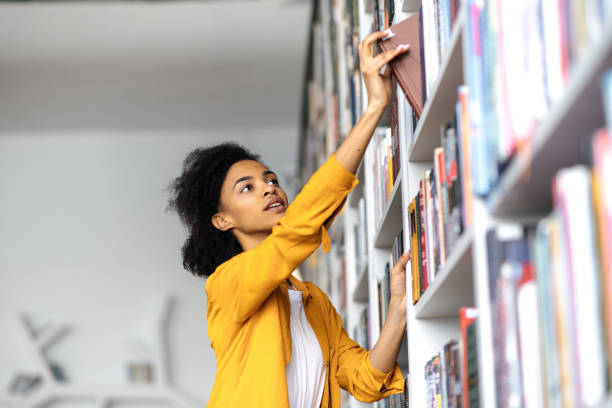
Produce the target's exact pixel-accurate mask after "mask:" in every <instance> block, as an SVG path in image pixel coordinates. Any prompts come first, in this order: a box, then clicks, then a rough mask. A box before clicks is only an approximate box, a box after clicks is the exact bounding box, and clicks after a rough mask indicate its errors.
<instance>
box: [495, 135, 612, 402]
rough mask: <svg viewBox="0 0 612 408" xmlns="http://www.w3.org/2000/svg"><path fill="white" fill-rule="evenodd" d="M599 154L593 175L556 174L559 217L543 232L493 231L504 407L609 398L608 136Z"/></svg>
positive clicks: (611, 177) (597, 138) (598, 141)
mask: <svg viewBox="0 0 612 408" xmlns="http://www.w3.org/2000/svg"><path fill="white" fill-rule="evenodd" d="M591 150H592V154H591V159H592V168H589V167H587V166H585V165H583V164H580V165H574V166H571V167H568V168H563V169H561V170H559V171H558V172H557V173H556V175H555V176H554V179H553V185H552V186H551V188H552V189H553V210H552V212H551V213H550V214H549V215H548V216H546V217H545V218H543V219H541V220H540V221H539V222H538V223H537V225H536V226H535V227H531V226H530V227H524V226H522V225H516V224H507V223H502V224H498V225H497V226H496V227H495V228H494V229H491V230H490V231H489V232H488V233H487V254H488V261H487V263H488V266H489V285H490V301H491V326H492V330H493V337H494V344H493V346H494V348H493V352H494V355H495V356H496V359H495V383H496V390H497V392H496V395H497V400H498V403H500V404H502V405H504V404H507V403H509V401H511V400H512V401H516V400H519V401H524V404H525V406H539V405H538V404H540V402H542V401H546V402H548V404H549V406H598V405H599V404H600V403H601V401H602V400H603V399H604V398H605V396H606V393H607V390H608V378H610V377H609V376H610V370H611V364H610V361H612V355H611V350H612V347H611V342H610V333H612V330H611V328H612V318H611V313H610V310H611V309H612V300H610V299H611V297H610V293H611V289H610V287H611V285H610V282H611V277H612V270H611V268H610V264H609V256H610V254H611V253H612V251H611V247H610V241H609V237H610V233H611V232H612V223H611V222H610V220H611V219H612V217H611V214H612V199H611V198H610V197H611V195H610V194H608V193H609V192H610V190H611V188H612V187H611V186H612V171H605V170H604V169H603V168H604V164H603V163H606V162H607V163H608V164H607V165H608V166H611V165H612V140H611V138H610V134H609V131H608V130H607V129H600V130H598V131H596V132H595V134H594V136H593V138H592V142H591ZM609 168H612V167H609ZM604 190H606V191H607V193H606V192H604ZM606 259H608V260H606ZM540 384H541V385H540Z"/></svg>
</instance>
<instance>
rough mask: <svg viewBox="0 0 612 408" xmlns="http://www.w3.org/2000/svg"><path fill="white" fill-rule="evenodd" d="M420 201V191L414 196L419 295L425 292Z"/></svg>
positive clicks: (422, 226)
mask: <svg viewBox="0 0 612 408" xmlns="http://www.w3.org/2000/svg"><path fill="white" fill-rule="evenodd" d="M420 201H421V193H420V192H419V193H417V196H416V210H415V212H416V215H415V216H416V229H417V239H418V254H419V258H418V266H419V274H418V279H419V297H420V295H422V294H423V292H425V287H424V285H423V254H424V250H425V248H423V245H422V240H421V237H422V236H423V229H424V228H425V226H424V225H423V224H421V216H420V214H419V212H420V205H419V203H420Z"/></svg>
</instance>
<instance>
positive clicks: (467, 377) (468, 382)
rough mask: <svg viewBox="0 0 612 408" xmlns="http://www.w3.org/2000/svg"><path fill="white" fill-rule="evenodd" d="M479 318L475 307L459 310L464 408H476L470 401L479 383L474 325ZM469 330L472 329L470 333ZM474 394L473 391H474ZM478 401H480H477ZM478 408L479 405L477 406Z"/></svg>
mask: <svg viewBox="0 0 612 408" xmlns="http://www.w3.org/2000/svg"><path fill="white" fill-rule="evenodd" d="M477 317H478V310H477V309H476V308H473V307H462V308H461V309H459V327H460V330H461V354H462V359H461V360H462V361H461V380H462V384H463V406H464V407H465V408H475V405H473V403H472V401H471V400H470V390H471V389H473V388H474V386H476V385H477V382H478V356H477V354H475V350H474V349H476V350H477V347H475V344H474V342H475V337H476V336H475V334H476V333H475V332H474V330H473V328H474V323H475V321H476V319H477ZM468 328H471V329H470V330H469V332H468ZM472 392H473V391H472ZM476 400H477V401H478V399H476ZM476 406H477V405H476Z"/></svg>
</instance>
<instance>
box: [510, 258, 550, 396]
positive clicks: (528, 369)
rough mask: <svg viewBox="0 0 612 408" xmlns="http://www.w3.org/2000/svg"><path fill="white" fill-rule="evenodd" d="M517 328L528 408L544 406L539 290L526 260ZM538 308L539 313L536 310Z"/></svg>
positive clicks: (518, 302) (521, 279) (520, 291)
mask: <svg viewBox="0 0 612 408" xmlns="http://www.w3.org/2000/svg"><path fill="white" fill-rule="evenodd" d="M516 303H517V309H518V332H519V346H520V352H521V377H522V381H523V382H522V389H523V400H524V403H525V408H539V407H542V406H543V403H544V399H543V395H542V376H541V370H540V367H541V366H540V363H541V361H542V357H541V354H540V323H539V320H538V313H537V312H536V311H537V310H538V293H537V285H536V281H535V277H534V271H533V268H532V266H531V265H530V264H524V265H523V268H522V276H521V278H520V281H519V284H518V294H517V299H516ZM534 312H536V313H534Z"/></svg>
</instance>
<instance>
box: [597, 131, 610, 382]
mask: <svg viewBox="0 0 612 408" xmlns="http://www.w3.org/2000/svg"><path fill="white" fill-rule="evenodd" d="M592 156H593V177H592V178H593V203H594V208H595V219H596V222H595V226H596V228H597V238H598V244H599V262H600V270H601V282H602V287H603V288H602V295H603V298H604V316H605V319H606V325H605V327H606V336H605V337H606V341H607V347H606V349H607V353H608V372H609V374H608V375H609V377H610V378H612V137H611V136H610V131H609V130H606V129H600V130H598V131H597V132H596V133H595V135H594V137H593V141H592Z"/></svg>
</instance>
